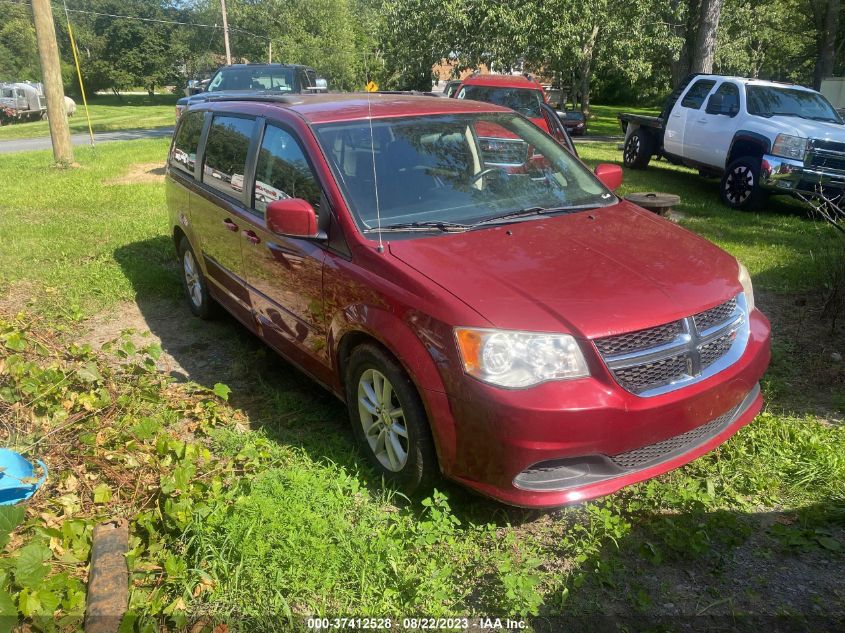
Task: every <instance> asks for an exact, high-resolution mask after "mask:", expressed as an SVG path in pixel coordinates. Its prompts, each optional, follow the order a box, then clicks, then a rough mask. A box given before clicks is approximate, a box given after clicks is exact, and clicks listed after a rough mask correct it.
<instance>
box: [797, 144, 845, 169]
mask: <svg viewBox="0 0 845 633" xmlns="http://www.w3.org/2000/svg"><path fill="white" fill-rule="evenodd" d="M806 164H807V165H808V166H810V167H814V168H816V169H822V170H829V169H833V170H836V171H845V143H837V142H835V141H821V140H812V141H810V151H809V152H808V154H807V160H806Z"/></svg>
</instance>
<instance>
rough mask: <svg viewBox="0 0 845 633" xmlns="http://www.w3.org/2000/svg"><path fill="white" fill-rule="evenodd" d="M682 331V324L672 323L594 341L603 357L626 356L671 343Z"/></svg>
mask: <svg viewBox="0 0 845 633" xmlns="http://www.w3.org/2000/svg"><path fill="white" fill-rule="evenodd" d="M683 329H684V326H683V322H681V321H673V322H672V323H666V324H665V325H658V326H657V327H653V328H648V329H645V330H637V331H636V332H629V333H627V334H620V335H618V336H606V337H604V338H600V339H596V341H595V343H596V347H598V348H599V351H600V352H601V353H602V355H603V356H610V355H615V354H627V353H628V352H634V351H637V350H641V349H646V348H648V347H657V346H658V345H664V344H666V343H671V342H672V341H674V340H675V338H676V337H677V336H678V335H679V334H680V333H681V332H683Z"/></svg>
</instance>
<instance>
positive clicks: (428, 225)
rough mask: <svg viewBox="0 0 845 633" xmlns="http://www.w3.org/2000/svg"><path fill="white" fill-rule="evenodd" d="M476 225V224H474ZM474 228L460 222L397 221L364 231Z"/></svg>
mask: <svg viewBox="0 0 845 633" xmlns="http://www.w3.org/2000/svg"><path fill="white" fill-rule="evenodd" d="M473 226H474V225H473ZM470 228H472V227H471V226H470V225H468V224H460V223H458V222H443V221H430V222H397V223H396V224H387V225H385V226H382V227H381V228H379V227H377V226H375V227H372V228H369V229H364V233H378V232H382V233H397V232H413V231H432V230H437V231H443V232H444V233H458V232H461V231H466V230H468V229H470Z"/></svg>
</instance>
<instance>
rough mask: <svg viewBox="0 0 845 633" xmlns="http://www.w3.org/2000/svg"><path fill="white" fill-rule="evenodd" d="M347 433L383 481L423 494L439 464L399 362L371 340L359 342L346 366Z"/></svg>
mask: <svg viewBox="0 0 845 633" xmlns="http://www.w3.org/2000/svg"><path fill="white" fill-rule="evenodd" d="M346 402H347V407H348V409H349V418H350V420H351V422H352V429H353V433H354V434H355V439H356V441H357V442H358V445H359V447H360V448H361V450H362V451H363V452H364V453H366V455H367V457H368V458H369V460H370V462H371V463H372V464H373V466H375V468H376V470H378V472H379V473H380V474H381V475H382V476H383V477H384V479H385V481H387V482H388V483H390V484H391V485H393V486H395V487H396V488H397V489H398V490H400V491H401V492H403V493H404V494H406V495H413V494H420V493H423V494H424V493H426V492H428V491H429V490H430V488H431V487H432V485H433V483H434V481H435V479H436V478H437V475H438V473H439V467H438V464H437V454H436V452H435V450H434V441H433V439H432V437H431V430H430V428H429V426H428V419H427V417H426V413H425V408H424V407H423V404H422V401H421V400H420V397H419V394H418V393H417V390H416V387H415V386H414V383H413V382H411V379H410V378H409V377H408V375H407V374H406V373H405V370H404V369H403V368H402V367H401V366H400V365H399V363H398V362H397V361H396V360H395V359H394V358H393V357H391V356H390V355H389V354H387V353H386V352H385V351H384V350H383V349H381V348H380V347H377V346H376V345H369V344H367V345H361V346H359V347H356V348H355V350H354V351H353V352H352V355H351V357H350V358H349V362H348V363H347V368H346Z"/></svg>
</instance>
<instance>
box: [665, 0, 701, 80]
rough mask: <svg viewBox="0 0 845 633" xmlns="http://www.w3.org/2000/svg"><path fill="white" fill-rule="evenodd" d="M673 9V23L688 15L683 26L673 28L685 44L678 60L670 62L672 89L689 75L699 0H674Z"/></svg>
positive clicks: (679, 52)
mask: <svg viewBox="0 0 845 633" xmlns="http://www.w3.org/2000/svg"><path fill="white" fill-rule="evenodd" d="M682 6H685V7H686V9H685V10H682V9H681V7H682ZM671 9H672V12H671V15H672V16H673V17H672V21H673V22H674V16H680V15H682V14H685V15H686V20H685V21H684V23H683V24H676V25H675V26H673V27H672V30H673V31H674V34H675V36H676V37H678V38H680V39H682V40H683V44H682V45H681V48H680V50H679V51H678V59H672V60H670V62H669V70H670V72H671V74H672V87H673V88H677V87H678V86H679V85H680V83H681V82H682V81H683V80H684V78H686V76H687V75H689V63H690V51H691V50H692V46H693V40H694V36H695V27H696V24H697V19H696V18H697V17H698V11H699V2H698V0H672V2H671Z"/></svg>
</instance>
